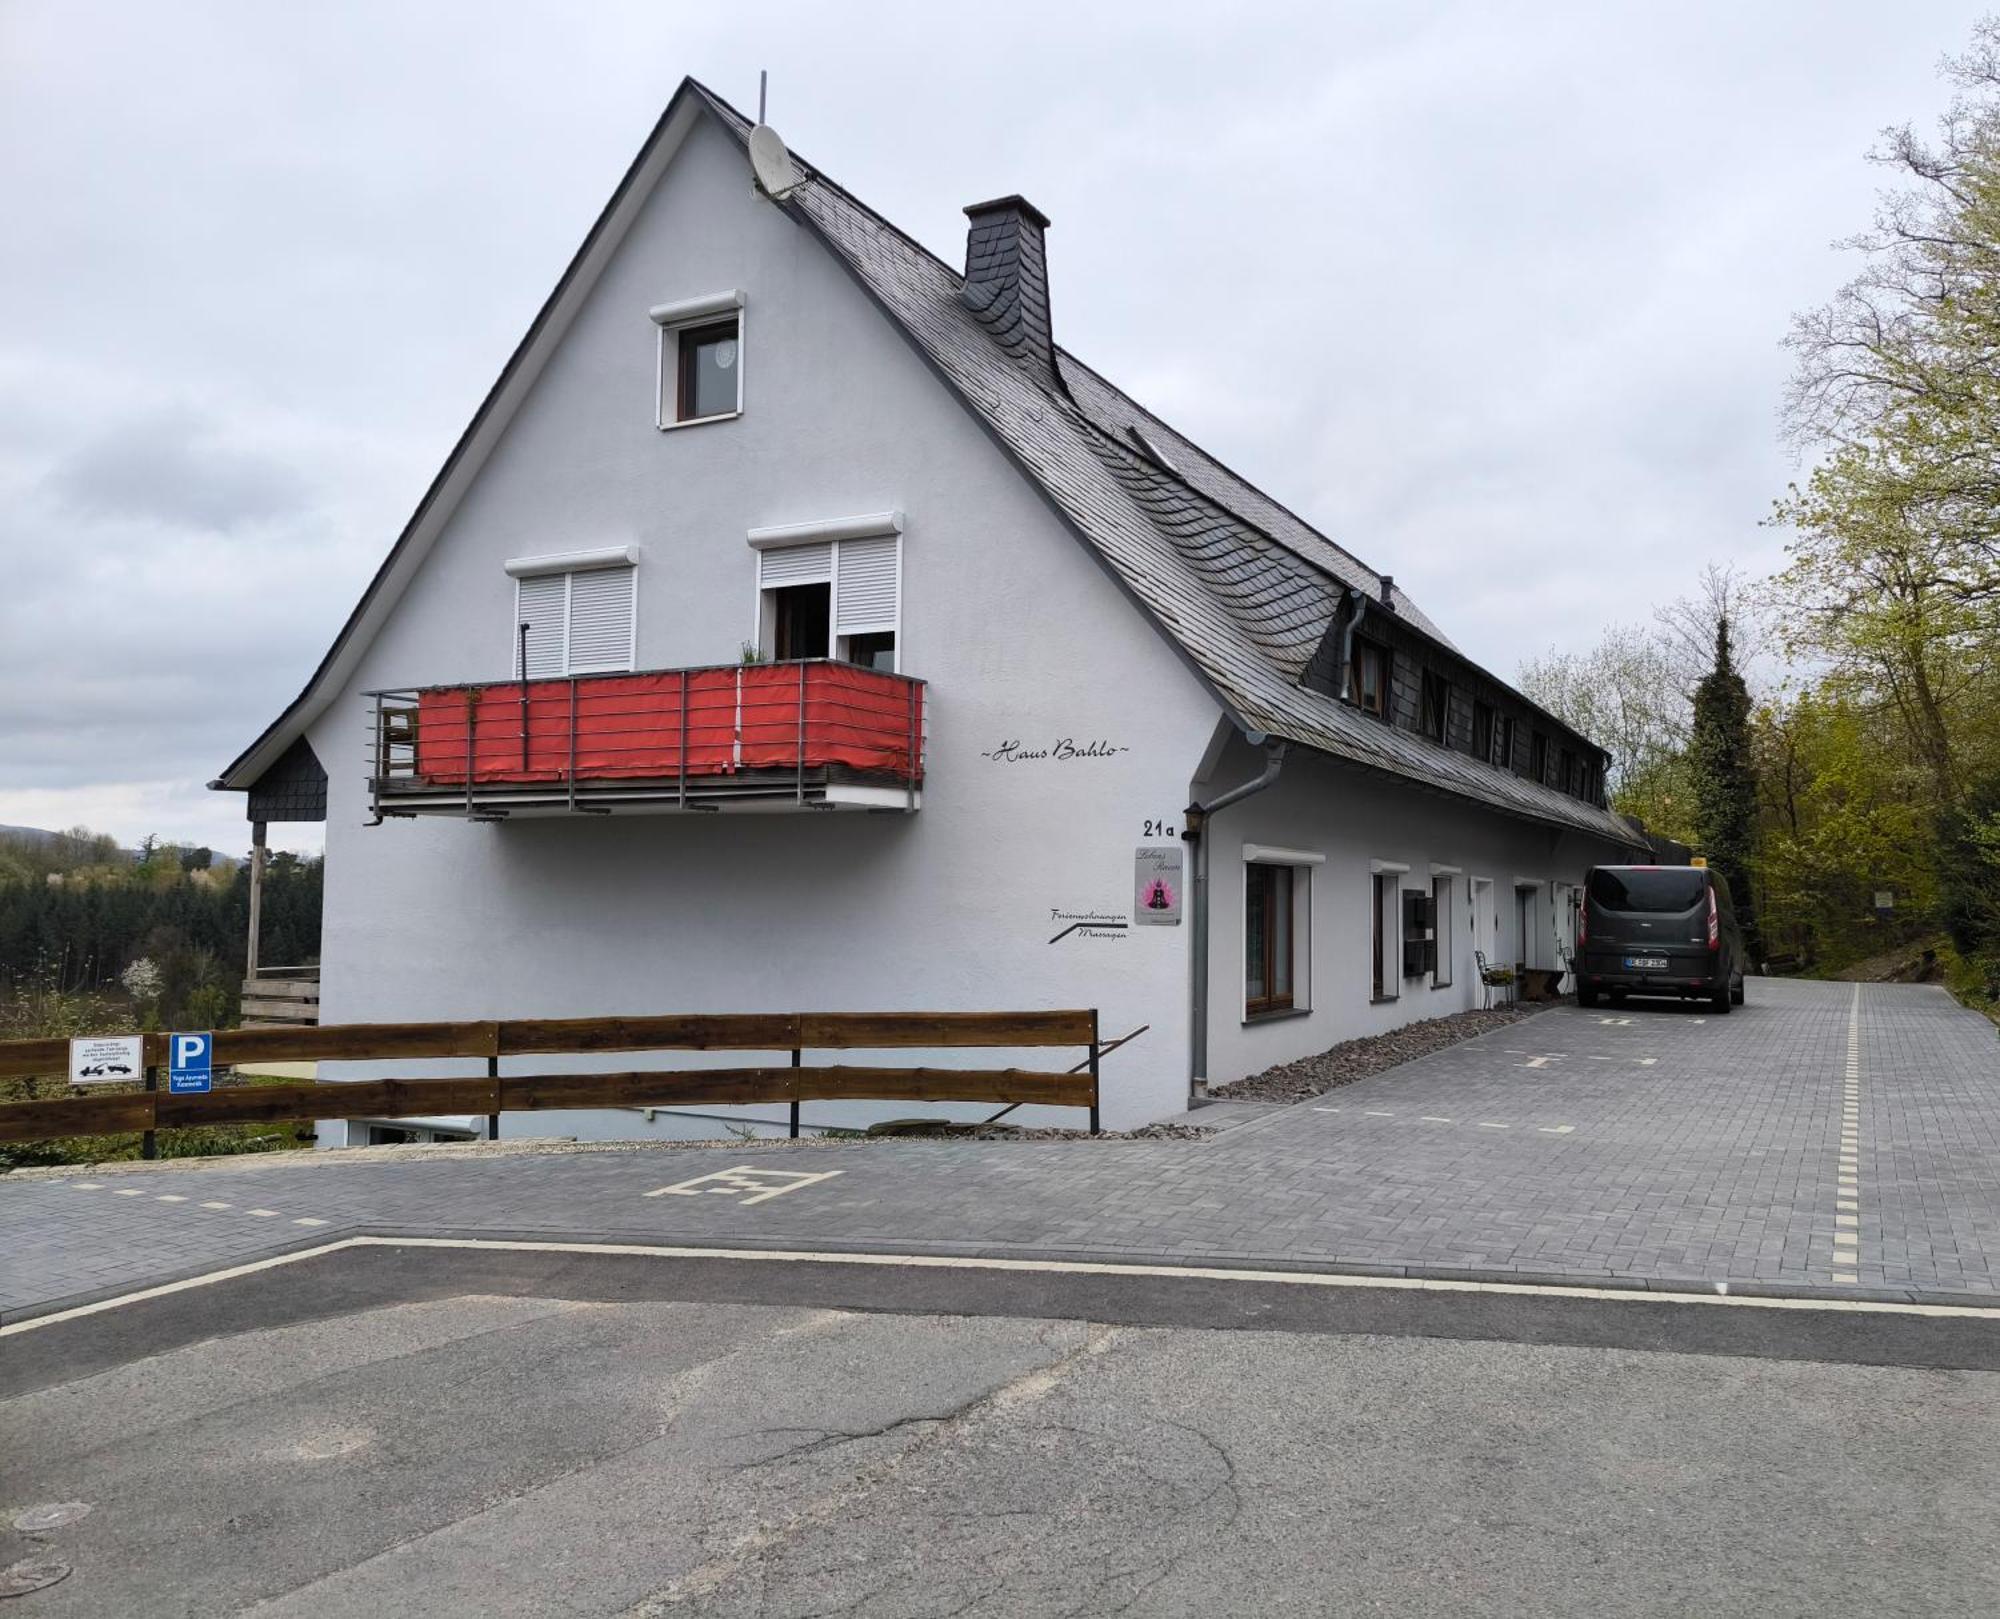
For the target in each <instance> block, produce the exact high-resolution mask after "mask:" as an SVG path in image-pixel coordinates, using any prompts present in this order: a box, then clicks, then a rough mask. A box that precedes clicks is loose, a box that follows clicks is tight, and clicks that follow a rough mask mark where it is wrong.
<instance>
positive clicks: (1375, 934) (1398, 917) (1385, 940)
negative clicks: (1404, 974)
mask: <svg viewBox="0 0 2000 1619" xmlns="http://www.w3.org/2000/svg"><path fill="white" fill-rule="evenodd" d="M1369 887H1370V888H1371V890H1372V891H1373V894H1374V900H1375V904H1374V914H1373V918H1372V925H1371V929H1370V932H1371V934H1372V943H1373V949H1372V950H1371V952H1370V957H1371V965H1372V970H1373V974H1372V978H1371V980H1370V984H1369V991H1368V998H1369V999H1370V1000H1371V1001H1393V1000H1395V999H1396V998H1397V996H1398V994H1399V993H1400V992H1401V990H1402V978H1401V975H1400V973H1399V972H1398V965H1399V963H1398V961H1397V954H1398V944H1399V941H1400V939H1401V937H1402V914H1401V910H1400V906H1401V901H1400V899H1399V897H1398V896H1399V895H1400V894H1401V893H1402V889H1403V878H1402V874H1401V873H1400V872H1396V871H1378V872H1376V873H1375V874H1374V875H1373V876H1372V877H1371V878H1370V879H1369Z"/></svg>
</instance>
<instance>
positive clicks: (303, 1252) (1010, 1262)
mask: <svg viewBox="0 0 2000 1619" xmlns="http://www.w3.org/2000/svg"><path fill="white" fill-rule="evenodd" d="M350 1248H445V1249H453V1250H459V1251H470V1252H481V1251H483V1252H498V1253H518V1254H601V1255H605V1256H608V1257H613V1258H619V1257H623V1258H632V1259H715V1260H725V1259H726V1260H731V1261H741V1262H745V1263H749V1264H767V1265H768V1264H791V1265H797V1264H809V1265H868V1266H895V1267H898V1268H902V1269H912V1270H993V1271H1017V1272H1024V1273H1028V1274H1041V1275H1052V1276H1146V1277H1154V1278H1158V1279H1160V1280H1162V1281H1208V1282H1262V1283H1265V1284H1267V1285H1278V1286H1286V1287H1329V1288H1358V1289H1366V1288H1379V1289H1384V1290H1388V1291H1394V1292H1405V1293H1498V1294H1504V1295H1507V1296H1509V1297H1515V1298H1552V1299H1592V1300H1598V1301H1602V1302H1605V1303H1612V1304H1707V1305H1714V1306H1718V1307H1721V1308H1724V1309H1734V1310H1806V1311H1815V1310H1816V1311H1823V1312H1826V1313H1828V1314H1832V1315H1907V1316H1920V1317H1927V1318H1930V1319H1934V1320H1972V1321H1992V1320H1996V1319H2000V1303H1996V1304H1993V1305H1970V1304H1902V1303H1896V1302H1893V1301H1888V1300H1876V1299H1829V1298H1803V1299H1802V1298H1760V1297H1745V1296H1744V1295H1742V1294H1740V1293H1721V1292H1716V1293H1663V1292H1657V1291H1654V1290H1650V1289H1646V1288H1637V1287H1634V1288H1609V1287H1559V1286H1554V1285H1551V1284H1549V1283H1545V1282H1462V1281H1448V1280H1445V1279H1443V1278H1441V1277H1429V1276H1350V1275H1343V1274H1339V1273H1335V1272H1326V1271H1285V1270H1231V1269H1226V1268H1224V1267H1221V1266H1208V1265H1199V1266H1197V1265H1146V1264H1118V1263H1115V1262H1110V1261H1089V1260H1061V1259H1001V1258H978V1257H973V1256H969V1255H967V1256H958V1255H946V1254H856V1253H815V1252H813V1251H811V1250H809V1249H791V1248H685V1247H670V1246H667V1245H665V1244H652V1243H636V1242H529V1241H514V1240H510V1239H507V1238H501V1237H343V1238H341V1239H340V1240H339V1241H338V1242H329V1243H322V1244H321V1245H320V1246H319V1247H317V1248H302V1249H300V1250H299V1251H298V1252H297V1253H290V1254H274V1255H272V1256H271V1257H270V1258H268V1259H256V1260H251V1261H250V1262H248V1263H247V1264H242V1265H231V1266H228V1267H227V1268H226V1269H223V1270H217V1271H210V1272H208V1273H207V1274H206V1275H204V1276H189V1277H184V1278H183V1279H182V1280H180V1281H178V1282H163V1283H161V1284H160V1285H159V1286H157V1287H145V1288H140V1289H139V1290H138V1291H137V1292H133V1293H123V1294H120V1295H119V1296H117V1297H116V1298H109V1299H99V1300H97V1301H96V1302H95V1303H94V1304H79V1305H76V1306H74V1307H73V1308H71V1309H67V1310H55V1311H52V1312H50V1313H49V1314H48V1315H38V1316H33V1317H30V1318H29V1319H28V1320H26V1321H10V1322H7V1323H5V1324H4V1325H0V1338H10V1337H13V1336H14V1335H15V1334H16V1333H22V1332H34V1331H37V1330H38V1329H40V1328H42V1327H52V1326H55V1325H57V1324H58V1323H60V1322H64V1321H75V1320H78V1319H80V1318H82V1317H84V1316H92V1315H100V1314H102V1313H103V1312H104V1311H106V1310H117V1309H122V1308H123V1307H124V1306H126V1305H128V1304H139V1303H143V1302H144V1301H145V1300H148V1299H157V1298H164V1297H167V1296H169V1295H172V1294H175V1293H185V1292H188V1291H190V1290H191V1289H193V1288H197V1287H209V1286H212V1285H214V1284H215V1283H217V1282H228V1281H234V1280H235V1279H236V1278H237V1277H239V1276H252V1275H255V1274H257V1273H258V1272H260V1271H267V1270H276V1269H277V1268H279V1267H280V1266H283V1265H296V1264H298V1263H299V1262H300V1261H302V1260H307V1259H319V1258H322V1257H324V1256H325V1255H327V1254H337V1253H343V1252H345V1251H346V1250H348V1249H350Z"/></svg>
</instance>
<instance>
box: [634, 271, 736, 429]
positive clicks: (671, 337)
mask: <svg viewBox="0 0 2000 1619" xmlns="http://www.w3.org/2000/svg"><path fill="white" fill-rule="evenodd" d="M649 313H650V314H651V316H652V318H653V323H654V325H656V326H658V327H659V328H660V367H659V383H660V400H659V425H660V426H661V427H689V426H692V425H693V424H694V423H696V422H719V421H727V420H728V419H729V418H731V417H733V416H740V415H741V414H742V413H743V294H742V293H740V292H733V291H732V292H718V293H711V294H710V295H708V296H707V297H703V298H684V299H682V300H681V301H680V302H678V303H671V304H656V305H655V306H654V307H653V308H652V309H651V310H650V311H649Z"/></svg>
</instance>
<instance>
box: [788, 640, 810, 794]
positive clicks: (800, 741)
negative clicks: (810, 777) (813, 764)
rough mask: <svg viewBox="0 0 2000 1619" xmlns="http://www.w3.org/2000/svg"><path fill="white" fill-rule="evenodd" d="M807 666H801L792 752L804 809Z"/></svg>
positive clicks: (798, 790) (802, 664) (798, 789)
mask: <svg viewBox="0 0 2000 1619" xmlns="http://www.w3.org/2000/svg"><path fill="white" fill-rule="evenodd" d="M806 667H807V666H806V665H805V664H804V663H801V664H800V665H799V730H798V734H797V735H796V736H795V737H793V738H792V751H793V754H794V755H795V756H796V758H797V760H798V785H797V789H796V790H797V793H798V802H799V805H800V806H801V807H804V805H805V801H806Z"/></svg>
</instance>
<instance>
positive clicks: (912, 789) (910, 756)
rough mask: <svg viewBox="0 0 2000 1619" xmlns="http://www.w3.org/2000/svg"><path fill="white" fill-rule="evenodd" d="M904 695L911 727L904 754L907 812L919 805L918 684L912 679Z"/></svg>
mask: <svg viewBox="0 0 2000 1619" xmlns="http://www.w3.org/2000/svg"><path fill="white" fill-rule="evenodd" d="M904 696H905V699H906V701H907V702H908V704H909V716H910V718H909V729H908V734H907V735H906V737H905V738H904V744H905V746H906V747H907V748H908V749H909V751H908V752H907V753H906V754H904V755H903V808H904V810H905V812H908V811H911V810H914V809H915V808H916V807H917V686H916V682H915V681H912V682H911V683H910V684H909V685H908V686H906V687H905V688H904Z"/></svg>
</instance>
